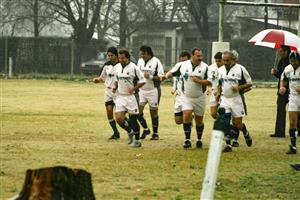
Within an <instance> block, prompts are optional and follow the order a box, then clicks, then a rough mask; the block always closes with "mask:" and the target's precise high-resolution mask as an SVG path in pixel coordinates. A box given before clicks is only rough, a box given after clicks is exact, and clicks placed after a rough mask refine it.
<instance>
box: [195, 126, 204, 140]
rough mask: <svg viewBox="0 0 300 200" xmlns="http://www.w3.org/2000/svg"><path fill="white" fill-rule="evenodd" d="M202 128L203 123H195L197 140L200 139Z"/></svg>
mask: <svg viewBox="0 0 300 200" xmlns="http://www.w3.org/2000/svg"><path fill="white" fill-rule="evenodd" d="M203 130H204V124H201V125H196V131H197V139H198V140H201V139H202V134H203Z"/></svg>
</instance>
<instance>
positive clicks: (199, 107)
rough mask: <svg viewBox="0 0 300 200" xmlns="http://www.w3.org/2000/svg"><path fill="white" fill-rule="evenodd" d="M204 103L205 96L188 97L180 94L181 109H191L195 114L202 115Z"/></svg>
mask: <svg viewBox="0 0 300 200" xmlns="http://www.w3.org/2000/svg"><path fill="white" fill-rule="evenodd" d="M205 105H206V96H205V95H203V96H201V97H198V98H189V97H186V96H185V95H182V111H185V110H193V111H194V114H195V115H196V116H204V112H205Z"/></svg>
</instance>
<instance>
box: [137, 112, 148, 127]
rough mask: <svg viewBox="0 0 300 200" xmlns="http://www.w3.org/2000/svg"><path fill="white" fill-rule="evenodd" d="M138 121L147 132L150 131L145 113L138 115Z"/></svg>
mask: <svg viewBox="0 0 300 200" xmlns="http://www.w3.org/2000/svg"><path fill="white" fill-rule="evenodd" d="M137 119H138V120H139V122H140V124H141V125H142V127H143V128H144V129H146V130H147V129H148V125H147V122H146V119H145V117H144V113H142V114H138V115H137Z"/></svg>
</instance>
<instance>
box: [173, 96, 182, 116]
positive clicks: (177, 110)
mask: <svg viewBox="0 0 300 200" xmlns="http://www.w3.org/2000/svg"><path fill="white" fill-rule="evenodd" d="M181 112H182V96H181V95H176V97H175V103H174V113H181Z"/></svg>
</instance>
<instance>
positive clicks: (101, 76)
mask: <svg viewBox="0 0 300 200" xmlns="http://www.w3.org/2000/svg"><path fill="white" fill-rule="evenodd" d="M106 76H107V74H106V66H105V65H104V66H103V67H102V68H101V70H100V73H99V76H98V77H97V78H94V79H93V82H94V83H100V82H104V81H105V78H106Z"/></svg>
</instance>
